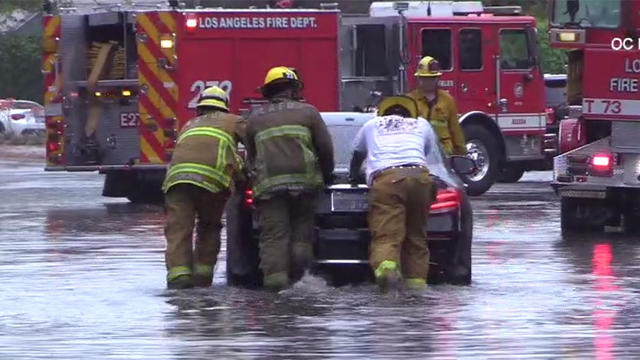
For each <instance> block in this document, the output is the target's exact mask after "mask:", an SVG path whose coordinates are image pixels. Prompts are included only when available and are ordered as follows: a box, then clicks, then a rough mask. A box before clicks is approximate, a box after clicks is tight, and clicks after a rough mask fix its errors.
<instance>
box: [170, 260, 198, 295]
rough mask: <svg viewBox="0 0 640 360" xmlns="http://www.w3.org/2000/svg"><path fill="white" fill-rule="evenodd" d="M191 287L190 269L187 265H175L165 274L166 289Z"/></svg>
mask: <svg viewBox="0 0 640 360" xmlns="http://www.w3.org/2000/svg"><path fill="white" fill-rule="evenodd" d="M192 287H193V277H192V276H191V269H189V267H187V266H176V267H174V268H171V269H169V273H168V274H167V289H169V290H174V289H188V288H192Z"/></svg>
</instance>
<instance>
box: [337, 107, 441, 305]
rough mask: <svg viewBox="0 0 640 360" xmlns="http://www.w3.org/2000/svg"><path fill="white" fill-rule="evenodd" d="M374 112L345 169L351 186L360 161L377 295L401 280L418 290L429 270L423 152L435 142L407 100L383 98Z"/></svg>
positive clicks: (428, 182) (430, 196) (428, 195)
mask: <svg viewBox="0 0 640 360" xmlns="http://www.w3.org/2000/svg"><path fill="white" fill-rule="evenodd" d="M378 109H379V111H378V117H375V118H373V119H371V120H369V121H368V122H367V123H365V125H364V126H363V127H362V128H361V129H360V131H359V132H358V134H357V135H356V138H355V140H354V151H353V157H352V159H351V165H350V171H349V177H350V182H351V184H352V185H355V184H357V182H358V181H357V180H356V179H357V178H358V177H359V173H360V167H361V166H362V163H363V161H364V160H365V159H366V161H367V162H366V164H367V165H366V166H367V169H366V176H367V184H368V185H369V188H370V191H369V214H368V216H369V218H368V223H369V230H370V233H371V246H370V249H369V264H370V265H371V268H372V270H373V272H374V274H375V277H376V282H377V283H378V285H379V286H380V290H381V291H383V292H385V291H387V290H389V289H390V288H395V287H396V286H398V285H400V284H401V282H402V278H403V277H404V285H405V287H406V288H408V289H411V290H422V289H424V288H426V286H427V282H426V280H427V275H428V272H429V249H428V247H427V241H426V232H425V227H426V226H425V224H426V221H427V215H428V212H429V207H430V204H431V203H432V202H433V200H434V197H435V193H434V191H435V187H434V182H433V180H432V178H431V176H430V174H429V170H428V169H427V165H426V164H427V154H428V152H429V151H430V149H431V147H432V146H434V145H435V146H437V142H438V138H437V135H436V134H435V133H434V131H433V129H432V127H431V125H430V124H429V123H427V122H426V121H424V120H422V119H420V118H418V104H417V103H416V101H415V100H413V99H412V98H410V97H408V96H394V97H389V98H386V99H385V100H383V101H382V102H381V103H380V105H379V108H378Z"/></svg>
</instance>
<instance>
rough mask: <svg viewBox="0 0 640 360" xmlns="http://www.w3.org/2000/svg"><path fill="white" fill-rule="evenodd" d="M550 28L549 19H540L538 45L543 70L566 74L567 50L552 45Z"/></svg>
mask: <svg viewBox="0 0 640 360" xmlns="http://www.w3.org/2000/svg"><path fill="white" fill-rule="evenodd" d="M548 29H549V24H548V21H547V19H538V47H539V48H540V57H541V58H542V70H543V71H544V72H545V73H551V74H564V73H565V72H566V69H565V67H564V65H565V64H566V59H567V55H566V51H565V50H561V49H554V48H552V47H551V45H550V44H549V34H548V33H547V31H548Z"/></svg>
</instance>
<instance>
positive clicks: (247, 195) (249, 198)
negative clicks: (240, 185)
mask: <svg viewBox="0 0 640 360" xmlns="http://www.w3.org/2000/svg"><path fill="white" fill-rule="evenodd" d="M253 203H254V200H253V190H245V191H244V204H245V205H246V206H247V207H249V208H252V207H253Z"/></svg>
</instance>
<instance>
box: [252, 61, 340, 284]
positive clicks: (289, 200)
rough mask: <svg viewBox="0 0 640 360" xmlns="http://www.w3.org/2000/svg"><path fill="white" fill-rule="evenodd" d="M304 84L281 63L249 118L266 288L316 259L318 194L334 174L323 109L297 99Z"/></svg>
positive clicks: (299, 274)
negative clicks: (315, 228)
mask: <svg viewBox="0 0 640 360" xmlns="http://www.w3.org/2000/svg"><path fill="white" fill-rule="evenodd" d="M302 87H303V83H302V81H301V80H300V78H299V76H298V74H297V72H296V71H295V70H294V69H291V68H288V67H284V66H278V67H275V68H272V69H271V70H269V72H268V73H267V75H266V77H265V80H264V84H263V86H262V87H261V88H260V91H261V92H262V95H263V96H264V97H265V98H266V99H267V100H268V103H267V104H265V105H263V106H260V107H257V108H255V109H254V110H253V111H252V112H251V113H250V115H249V117H248V119H247V122H248V124H247V155H248V162H249V163H250V165H251V182H252V188H253V194H254V198H255V206H256V210H257V214H258V222H259V227H260V268H261V269H262V272H263V275H264V279H263V280H264V281H263V283H264V286H265V287H266V288H268V289H271V290H280V289H283V288H285V287H287V286H289V285H290V284H292V283H293V282H295V281H297V280H299V279H300V278H301V277H302V275H303V274H304V271H305V270H306V269H307V268H308V267H309V265H310V264H311V262H312V260H313V252H312V237H313V225H314V214H315V211H314V198H315V195H316V193H317V191H318V190H320V189H321V188H322V186H323V183H330V181H331V179H332V176H333V167H334V160H333V144H332V141H331V137H330V135H329V132H328V130H327V127H326V125H325V123H324V122H323V120H322V117H321V116H320V113H318V111H317V110H316V109H315V108H314V107H313V106H311V105H309V104H306V103H303V102H300V101H298V100H299V99H300V91H301V90H302Z"/></svg>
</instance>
